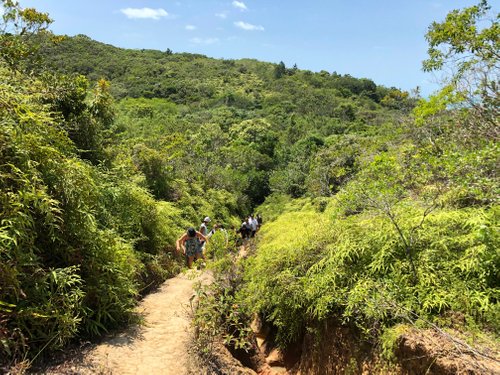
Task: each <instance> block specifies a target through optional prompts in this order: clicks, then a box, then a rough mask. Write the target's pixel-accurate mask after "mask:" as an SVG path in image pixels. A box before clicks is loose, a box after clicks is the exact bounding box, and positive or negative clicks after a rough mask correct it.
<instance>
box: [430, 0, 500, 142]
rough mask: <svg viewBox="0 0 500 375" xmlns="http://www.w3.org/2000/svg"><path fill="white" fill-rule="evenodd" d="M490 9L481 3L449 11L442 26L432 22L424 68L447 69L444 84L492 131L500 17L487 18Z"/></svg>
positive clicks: (496, 98) (495, 117)
mask: <svg viewBox="0 0 500 375" xmlns="http://www.w3.org/2000/svg"><path fill="white" fill-rule="evenodd" d="M490 10H491V6H490V5H488V2H487V0H482V1H481V2H480V3H479V4H478V5H475V6H472V7H469V8H465V9H463V10H454V11H452V12H450V13H449V14H448V15H447V16H446V19H445V21H443V22H441V23H438V22H434V23H432V24H431V26H430V27H429V30H428V32H427V34H426V39H427V41H428V42H429V49H428V53H429V58H428V59H427V60H425V61H424V62H423V69H424V71H427V72H431V71H438V70H443V69H448V71H449V77H448V78H447V82H445V83H447V84H448V85H450V86H451V87H452V89H453V90H454V91H455V93H456V94H458V95H459V96H461V97H462V102H463V103H464V104H465V105H466V107H467V108H471V109H473V111H474V115H475V117H478V118H480V119H481V121H483V122H486V123H489V124H490V125H493V128H495V127H497V126H496V125H497V120H498V108H499V104H500V98H499V94H498V79H499V70H500V64H499V58H500V53H499V51H500V26H499V23H498V21H499V19H500V14H496V15H493V16H492V17H491V18H489V19H486V18H485V16H487V15H488V13H489V11H490ZM497 132H498V130H497ZM497 135H498V134H497Z"/></svg>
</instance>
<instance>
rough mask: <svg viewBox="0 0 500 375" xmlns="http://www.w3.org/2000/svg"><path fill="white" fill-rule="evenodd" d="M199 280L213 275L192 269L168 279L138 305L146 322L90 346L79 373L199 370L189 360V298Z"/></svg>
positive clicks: (174, 373) (174, 374) (167, 373)
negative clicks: (94, 345) (92, 346)
mask: <svg viewBox="0 0 500 375" xmlns="http://www.w3.org/2000/svg"><path fill="white" fill-rule="evenodd" d="M197 281H202V282H203V283H208V282H209V281H210V276H209V275H208V274H207V273H200V272H199V271H194V270H190V271H188V273H186V274H180V275H178V276H176V277H174V278H172V279H170V280H167V281H166V282H165V283H164V284H163V285H162V287H161V288H160V289H159V290H158V291H157V292H155V293H152V294H149V295H148V296H146V297H145V298H144V300H143V301H142V302H141V303H140V305H139V306H138V311H139V312H140V313H141V314H142V316H143V318H144V324H142V325H140V326H136V327H131V328H130V329H128V330H127V331H125V332H123V333H120V334H117V335H115V336H113V337H110V338H108V339H105V340H104V341H103V342H102V343H100V344H99V345H97V346H96V347H94V348H93V349H91V350H90V351H89V352H88V353H87V354H86V355H85V357H84V359H83V361H82V362H83V363H81V364H80V365H79V366H78V369H76V373H77V374H87V373H93V374H95V373H101V374H120V375H122V374H124V375H125V374H134V375H135V374H165V375H170V374H172V375H185V374H193V373H197V371H196V369H194V368H193V366H194V365H193V364H192V361H188V358H189V355H188V348H189V342H190V340H191V334H190V317H189V315H190V310H191V308H190V299H191V297H193V286H194V284H195V283H196V282H197ZM89 371H90V372H89Z"/></svg>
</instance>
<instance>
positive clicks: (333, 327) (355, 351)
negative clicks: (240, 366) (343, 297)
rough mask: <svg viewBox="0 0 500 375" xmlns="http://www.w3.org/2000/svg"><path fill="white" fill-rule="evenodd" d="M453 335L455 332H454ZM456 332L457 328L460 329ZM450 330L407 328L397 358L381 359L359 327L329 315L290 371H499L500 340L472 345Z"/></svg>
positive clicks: (442, 374)
mask: <svg viewBox="0 0 500 375" xmlns="http://www.w3.org/2000/svg"><path fill="white" fill-rule="evenodd" d="M453 336H455V334H453ZM457 336H458V333H457ZM454 340H455V339H452V337H451V336H450V335H448V337H447V336H446V333H444V332H443V333H440V332H436V331H435V330H432V329H426V330H420V329H416V328H411V329H408V330H407V331H406V332H405V333H403V334H402V335H401V336H399V338H398V339H397V341H396V344H397V345H396V349H395V356H396V361H395V363H392V364H390V363H387V362H386V361H384V360H382V359H381V358H380V356H379V354H378V350H377V348H376V347H374V346H373V344H372V343H370V342H367V341H365V340H363V338H362V336H361V335H360V334H359V332H357V330H356V329H355V328H350V327H346V326H343V325H341V324H339V323H338V322H336V321H335V320H333V319H331V320H329V321H326V322H324V323H322V324H321V325H319V326H318V327H316V329H315V330H313V332H309V333H307V334H306V335H305V336H304V338H303V341H302V355H301V357H300V361H299V362H298V363H297V364H296V366H294V367H293V368H291V369H288V372H289V373H290V374H294V375H297V374H302V375H304V374H308V375H315V374H404V375H420V374H429V375H432V374H436V375H451V374H500V350H499V347H500V344H496V345H495V344H493V347H492V345H490V344H491V343H489V347H487V346H486V345H484V346H483V345H482V347H481V349H473V348H472V347H470V346H468V345H467V344H465V342H464V343H463V345H462V344H460V340H455V341H454Z"/></svg>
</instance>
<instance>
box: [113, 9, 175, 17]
mask: <svg viewBox="0 0 500 375" xmlns="http://www.w3.org/2000/svg"><path fill="white" fill-rule="evenodd" d="M120 12H122V13H123V14H124V15H126V16H127V18H131V19H134V18H151V19H153V20H159V19H160V18H161V17H167V16H168V12H167V11H166V10H165V9H162V8H158V9H151V8H125V9H120Z"/></svg>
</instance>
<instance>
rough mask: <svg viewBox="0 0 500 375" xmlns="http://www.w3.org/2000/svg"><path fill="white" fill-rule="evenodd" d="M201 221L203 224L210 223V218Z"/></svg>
mask: <svg viewBox="0 0 500 375" xmlns="http://www.w3.org/2000/svg"><path fill="white" fill-rule="evenodd" d="M203 221H204V222H205V223H210V222H211V221H212V220H210V218H209V217H208V216H207V217H206V218H204V219H203Z"/></svg>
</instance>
